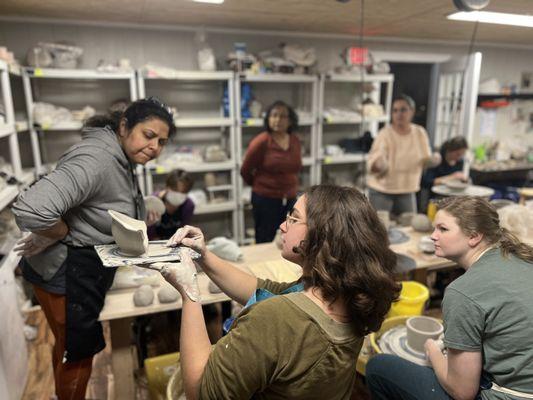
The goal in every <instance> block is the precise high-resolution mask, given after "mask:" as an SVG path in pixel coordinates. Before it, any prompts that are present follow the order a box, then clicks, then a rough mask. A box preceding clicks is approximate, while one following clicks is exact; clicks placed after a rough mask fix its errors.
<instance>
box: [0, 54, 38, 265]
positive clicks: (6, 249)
mask: <svg viewBox="0 0 533 400" xmlns="http://www.w3.org/2000/svg"><path fill="white" fill-rule="evenodd" d="M0 92H1V97H0V149H1V150H0V255H1V258H0V269H1V268H4V267H6V266H8V267H9V268H8V269H10V270H11V271H12V270H13V269H14V268H15V267H16V265H17V263H18V261H19V259H20V258H19V257H18V256H17V255H16V254H15V253H14V251H13V247H14V246H15V243H16V242H17V241H18V240H19V239H20V238H21V232H20V231H19V229H18V227H17V226H16V224H15V221H14V217H13V214H12V213H11V210H10V208H9V205H10V204H11V203H13V201H14V200H15V199H16V198H17V196H18V194H19V192H20V191H21V190H22V189H23V188H24V187H26V186H27V185H29V184H30V183H32V182H33V180H34V172H33V169H31V168H28V169H23V164H22V160H21V151H20V147H19V146H20V144H19V139H20V137H22V136H23V135H24V134H25V133H27V130H28V124H27V122H26V121H27V118H26V115H25V108H24V99H23V97H22V93H23V91H22V79H21V73H20V70H19V69H13V67H11V66H9V65H7V64H6V63H4V62H3V61H0Z"/></svg>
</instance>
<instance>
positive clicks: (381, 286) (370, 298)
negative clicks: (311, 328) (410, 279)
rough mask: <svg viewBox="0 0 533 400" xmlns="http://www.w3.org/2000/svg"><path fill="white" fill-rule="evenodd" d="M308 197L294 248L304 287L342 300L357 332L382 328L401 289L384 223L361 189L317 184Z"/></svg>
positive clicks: (330, 297)
mask: <svg viewBox="0 0 533 400" xmlns="http://www.w3.org/2000/svg"><path fill="white" fill-rule="evenodd" d="M305 196H306V218H307V236H306V239H305V240H304V241H302V243H301V244H300V246H299V247H297V248H295V249H294V250H295V251H296V252H297V253H300V254H301V256H302V258H303V264H302V267H303V277H302V280H303V282H304V286H305V287H306V288H308V287H317V288H319V289H320V290H321V292H322V296H323V297H324V300H326V301H328V302H334V301H336V300H338V299H342V300H343V301H344V302H345V304H346V307H347V309H348V312H349V314H350V317H351V320H352V321H353V323H354V325H355V328H356V331H357V333H358V334H360V335H366V334H368V333H369V332H374V331H377V330H378V329H379V328H380V326H381V324H382V322H383V320H384V319H385V316H386V314H387V313H388V311H389V309H390V306H391V303H392V302H393V301H395V300H396V299H397V298H398V296H399V293H400V289H401V286H400V285H399V284H398V283H396V282H395V281H394V278H393V274H394V269H395V267H396V255H395V254H394V252H392V251H391V250H390V249H389V239H388V235H387V231H386V229H385V227H384V226H383V224H382V223H381V221H380V220H379V218H378V216H377V213H376V211H375V210H374V208H373V207H372V206H371V204H370V202H369V201H368V199H367V198H366V197H365V196H364V195H363V194H362V193H361V192H359V191H358V190H357V189H353V188H349V187H340V186H334V185H318V186H313V187H311V188H310V189H308V190H307V191H306V192H305Z"/></svg>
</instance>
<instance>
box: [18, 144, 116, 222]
mask: <svg viewBox="0 0 533 400" xmlns="http://www.w3.org/2000/svg"><path fill="white" fill-rule="evenodd" d="M78 150H81V152H78V151H75V150H74V151H72V152H70V153H67V154H66V155H65V156H64V157H63V159H61V160H60V163H59V164H58V166H57V168H56V169H55V170H54V171H52V172H51V173H50V174H48V175H46V176H44V177H43V178H41V179H40V180H39V181H38V182H36V183H35V184H34V185H33V186H31V187H30V188H28V189H27V190H25V191H24V192H22V193H21V194H20V196H19V197H18V199H17V201H16V203H15V204H13V207H12V211H13V214H15V219H16V222H17V225H18V226H19V228H20V229H21V230H23V231H30V232H34V231H40V230H43V229H48V228H50V227H51V226H53V225H54V224H55V223H56V222H57V221H58V219H59V218H61V217H62V216H63V215H64V214H65V213H66V212H67V211H68V210H70V209H71V208H73V207H76V206H78V205H80V204H82V203H83V202H84V201H85V200H86V199H88V198H90V197H91V196H92V195H93V194H94V193H95V192H97V191H98V189H99V187H100V185H101V184H102V182H103V181H104V180H105V177H104V172H105V170H106V168H107V167H108V166H109V160H108V159H107V157H106V156H107V155H106V152H105V151H102V150H100V151H99V152H97V151H88V150H87V149H83V150H82V149H78Z"/></svg>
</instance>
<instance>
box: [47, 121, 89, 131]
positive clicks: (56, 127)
mask: <svg viewBox="0 0 533 400" xmlns="http://www.w3.org/2000/svg"><path fill="white" fill-rule="evenodd" d="M82 127H83V123H82V122H81V121H67V122H59V123H57V124H53V125H42V126H41V127H40V128H38V129H40V130H43V131H79V130H81V128H82Z"/></svg>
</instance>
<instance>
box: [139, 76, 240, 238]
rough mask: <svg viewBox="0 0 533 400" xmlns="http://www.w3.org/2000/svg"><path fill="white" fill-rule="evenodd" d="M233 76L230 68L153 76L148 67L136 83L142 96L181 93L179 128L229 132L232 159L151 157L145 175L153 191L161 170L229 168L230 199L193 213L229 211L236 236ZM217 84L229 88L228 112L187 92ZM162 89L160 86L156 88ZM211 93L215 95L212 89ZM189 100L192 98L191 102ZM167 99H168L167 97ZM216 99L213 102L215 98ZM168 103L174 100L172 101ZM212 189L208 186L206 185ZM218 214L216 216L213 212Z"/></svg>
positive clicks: (150, 189) (163, 95) (216, 87)
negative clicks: (163, 161) (164, 160)
mask: <svg viewBox="0 0 533 400" xmlns="http://www.w3.org/2000/svg"><path fill="white" fill-rule="evenodd" d="M234 80H235V75H234V73H233V72H231V71H213V72H204V71H174V72H173V73H172V74H170V75H167V76H165V77H151V76H149V74H147V73H146V71H143V70H140V71H138V73H137V84H138V87H139V95H140V97H145V96H150V95H154V94H157V95H158V97H161V98H162V99H165V97H169V96H171V95H174V96H176V95H178V96H180V97H182V98H180V99H179V100H180V104H181V105H182V106H183V107H184V108H185V115H183V114H184V112H183V110H181V109H180V108H179V107H178V113H179V114H178V116H177V117H176V118H175V120H174V122H175V125H176V126H177V128H178V131H184V130H185V131H190V132H199V131H200V130H201V129H202V128H204V129H206V128H211V129H216V128H219V129H220V134H219V136H220V141H221V143H222V142H223V141H224V137H225V136H224V135H225V133H226V132H227V133H228V143H227V149H228V150H229V159H228V160H227V161H222V162H212V163H210V162H203V163H201V164H199V163H187V162H183V163H176V164H174V165H172V166H171V167H172V168H170V167H169V166H163V165H160V164H158V163H157V161H152V162H150V163H148V164H147V165H146V168H145V176H146V189H145V191H146V193H152V192H153V191H154V184H153V179H154V177H155V176H157V175H159V174H166V173H168V172H170V170H171V169H176V168H179V169H182V170H184V171H187V172H189V173H205V172H226V173H228V174H229V175H230V181H231V182H230V184H229V185H228V192H229V193H230V198H229V199H228V201H224V202H221V203H213V204H204V205H197V206H196V207H195V211H194V214H195V216H200V215H210V214H227V213H231V225H232V226H231V231H232V234H233V238H234V239H235V240H237V233H238V231H239V228H238V216H237V189H236V188H237V168H236V156H235V148H236V145H235V141H236V139H235V96H234ZM158 82H159V84H160V85H159V86H160V87H159V88H157V87H156V86H157V83H158ZM162 82H165V84H164V87H161V83H162ZM172 85H175V86H177V85H185V88H181V89H183V90H176V89H177V88H176V87H172ZM213 85H214V86H215V90H220V89H222V91H223V89H224V88H227V95H228V102H229V104H228V109H229V114H228V115H224V113H223V111H222V110H221V109H220V103H217V104H218V106H217V109H216V110H215V109H206V107H208V106H209V104H204V103H201V102H198V101H197V100H195V99H193V98H190V97H188V95H187V86H188V89H191V90H193V89H195V88H197V87H198V88H204V89H205V87H207V89H208V92H209V90H211V89H213V87H212V86H213ZM210 86H211V87H210ZM157 89H159V90H157ZM222 91H220V93H219V94H220V96H219V97H220V99H222ZM209 94H210V97H211V99H212V98H213V95H212V94H211V93H209ZM188 100H189V102H188ZM165 102H166V101H165ZM212 103H213V102H212ZM169 104H172V103H171V102H169ZM178 135H179V136H184V137H185V139H184V143H186V144H192V143H193V139H194V138H193V137H192V136H191V135H183V134H182V135H180V134H178ZM194 136H196V137H198V134H195V135H194ZM188 139H191V141H190V142H187V140H188ZM207 189H209V188H207ZM213 218H215V216H213Z"/></svg>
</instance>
